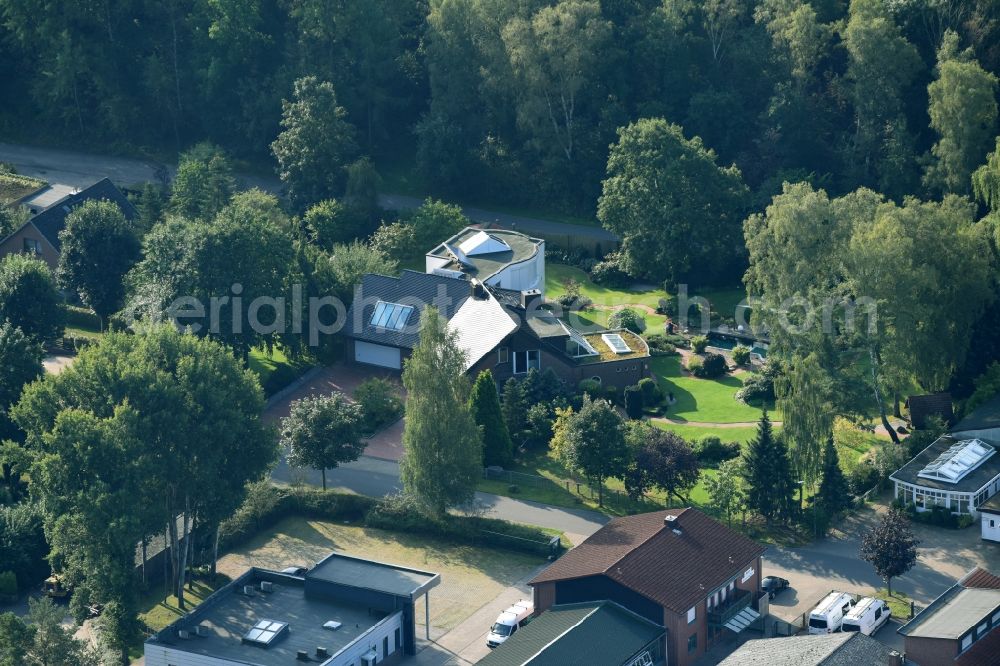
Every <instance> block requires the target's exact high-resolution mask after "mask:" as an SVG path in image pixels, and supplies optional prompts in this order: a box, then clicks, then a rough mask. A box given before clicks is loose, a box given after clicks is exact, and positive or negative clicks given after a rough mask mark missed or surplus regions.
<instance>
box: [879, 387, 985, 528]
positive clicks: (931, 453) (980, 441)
mask: <svg viewBox="0 0 1000 666" xmlns="http://www.w3.org/2000/svg"><path fill="white" fill-rule="evenodd" d="M998 443H1000V396H997V397H996V398H994V399H993V400H991V401H989V402H987V403H985V404H983V405H982V406H981V407H979V408H977V409H976V410H974V411H973V412H971V413H970V414H969V415H968V416H966V417H965V418H964V419H962V420H961V421H960V422H959V423H958V424H957V425H956V426H955V427H954V428H953V429H952V431H951V432H950V433H949V434H947V435H943V436H941V437H939V438H938V439H937V440H935V441H934V442H933V443H932V444H931V445H930V446H928V447H927V448H926V449H924V450H923V451H921V452H920V453H918V454H917V455H916V456H915V457H914V458H913V459H912V460H910V461H909V462H908V463H906V464H905V465H903V466H902V467H901V468H899V469H898V470H896V471H895V472H894V473H893V474H892V475H890V477H889V478H890V479H892V481H893V483H894V484H895V497H896V499H898V500H900V501H903V502H905V503H907V504H914V505H915V506H916V508H917V511H930V510H931V509H934V508H935V507H945V508H947V509H949V510H950V511H951V513H954V514H968V515H971V516H972V517H974V518H975V517H978V516H979V514H980V510H981V507H983V505H984V504H986V502H987V500H989V499H990V498H991V497H993V496H994V495H996V494H997V492H998V491H1000V455H997V448H998ZM997 518H1000V516H995V517H994V519H997ZM984 520H988V519H984ZM998 524H1000V523H998ZM998 531H1000V530H998Z"/></svg>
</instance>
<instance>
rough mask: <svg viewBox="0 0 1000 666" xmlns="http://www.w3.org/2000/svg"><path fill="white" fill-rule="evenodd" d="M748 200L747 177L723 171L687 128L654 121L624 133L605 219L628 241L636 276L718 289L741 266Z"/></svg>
mask: <svg viewBox="0 0 1000 666" xmlns="http://www.w3.org/2000/svg"><path fill="white" fill-rule="evenodd" d="M746 197H747V189H746V186H745V185H744V184H743V180H742V177H741V176H740V171H739V169H737V168H736V167H735V166H733V167H726V168H722V167H719V166H718V165H717V164H716V161H715V153H713V152H712V151H711V150H709V149H707V148H705V146H704V145H702V142H701V140H700V139H698V138H697V137H695V138H693V139H687V138H685V136H684V134H683V131H682V130H681V128H680V127H679V126H677V125H671V124H669V123H668V122H667V121H665V120H663V119H659V118H646V119H643V120H639V121H637V122H635V123H632V124H631V125H628V126H627V127H623V128H621V129H620V130H619V131H618V142H617V143H616V144H614V145H613V146H612V147H611V154H610V156H609V157H608V169H607V178H606V179H605V180H604V193H603V194H602V196H601V198H600V201H599V202H598V209H597V215H598V218H599V219H600V220H601V223H602V224H603V225H604V226H605V227H606V228H607V229H609V230H610V231H613V232H615V233H617V234H618V235H620V236H621V238H622V251H623V258H624V264H625V265H624V269H625V271H626V272H627V273H629V274H630V275H641V276H646V277H653V276H657V277H662V276H663V275H664V274H666V276H667V279H668V280H669V281H671V282H678V281H681V280H688V279H698V280H700V281H702V282H710V281H712V280H715V279H718V278H719V277H720V275H721V274H722V273H723V272H724V271H725V269H726V267H727V266H731V265H732V262H734V261H737V260H738V259H739V256H738V255H739V251H738V247H739V234H740V222H741V220H742V219H743V212H744V206H745V202H746Z"/></svg>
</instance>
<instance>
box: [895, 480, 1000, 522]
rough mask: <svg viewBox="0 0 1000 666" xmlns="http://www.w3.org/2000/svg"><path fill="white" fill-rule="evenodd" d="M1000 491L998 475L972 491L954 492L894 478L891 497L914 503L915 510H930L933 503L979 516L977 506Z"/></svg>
mask: <svg viewBox="0 0 1000 666" xmlns="http://www.w3.org/2000/svg"><path fill="white" fill-rule="evenodd" d="M997 491H1000V476H996V477H994V478H993V479H992V480H991V481H990V482H989V483H987V484H986V485H985V486H983V487H982V488H980V489H979V490H977V491H976V492H974V493H956V492H951V491H948V490H938V489H936V488H925V487H923V486H917V485H913V484H911V483H904V482H901V481H895V480H894V493H893V497H895V498H896V499H899V500H902V501H903V502H906V503H907V504H910V503H915V504H916V506H917V511H930V510H931V509H933V508H934V506H935V505H937V506H943V507H946V508H948V509H950V510H951V512H952V513H956V514H963V513H966V514H969V515H970V516H972V517H973V518H975V517H977V516H979V510H978V508H977V507H979V505H981V504H982V503H983V502H985V501H986V500H988V499H989V498H990V497H992V496H993V495H995V494H996V493H997Z"/></svg>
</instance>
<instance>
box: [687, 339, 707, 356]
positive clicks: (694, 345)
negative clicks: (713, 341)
mask: <svg viewBox="0 0 1000 666" xmlns="http://www.w3.org/2000/svg"><path fill="white" fill-rule="evenodd" d="M707 346H708V337H707V336H704V335H696V336H694V337H693V338H691V349H693V350H694V353H695V354H704V353H705V347H707Z"/></svg>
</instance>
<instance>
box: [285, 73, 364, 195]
mask: <svg viewBox="0 0 1000 666" xmlns="http://www.w3.org/2000/svg"><path fill="white" fill-rule="evenodd" d="M281 127H282V131H281V134H279V135H278V138H277V139H275V141H274V143H272V144H271V152H273V153H274V157H275V159H276V160H277V162H278V176H279V177H280V178H281V182H283V183H284V184H285V187H287V188H288V195H289V197H290V198H291V200H292V202H293V203H294V204H295V206H296V207H298V208H299V209H300V210H302V209H304V208H305V207H306V206H308V205H310V204H313V203H316V202H317V201H322V200H323V199H331V198H333V197H335V196H337V195H339V194H340V193H341V191H342V189H343V186H344V182H345V179H346V177H347V174H346V172H345V170H344V167H346V166H347V165H348V164H349V163H350V161H351V158H352V157H353V156H354V154H355V152H356V150H357V148H356V145H355V143H354V134H355V132H354V127H353V126H352V125H351V124H350V123H349V122H348V121H347V111H345V110H344V107H342V106H340V105H339V104H338V103H337V94H336V93H335V92H334V90H333V84H331V83H330V82H329V81H320V80H319V79H317V78H316V77H315V76H306V77H303V78H301V79H298V80H297V81H296V82H295V86H294V93H293V99H292V100H291V101H289V100H285V101H283V102H282V119H281Z"/></svg>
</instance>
